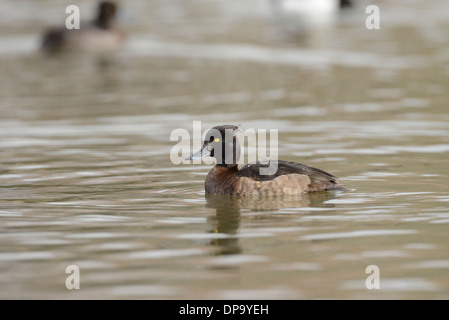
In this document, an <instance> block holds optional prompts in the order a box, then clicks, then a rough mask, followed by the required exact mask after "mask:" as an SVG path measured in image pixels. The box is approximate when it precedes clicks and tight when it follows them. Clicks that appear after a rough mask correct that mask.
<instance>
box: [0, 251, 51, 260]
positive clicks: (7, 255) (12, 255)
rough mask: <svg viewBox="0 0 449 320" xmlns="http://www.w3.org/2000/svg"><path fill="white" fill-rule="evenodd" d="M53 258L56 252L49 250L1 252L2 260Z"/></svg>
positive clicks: (0, 257)
mask: <svg viewBox="0 0 449 320" xmlns="http://www.w3.org/2000/svg"><path fill="white" fill-rule="evenodd" d="M52 258H54V254H53V253H52V252H47V251H30V252H3V253H0V261H26V260H48V259H52Z"/></svg>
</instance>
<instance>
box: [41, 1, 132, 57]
mask: <svg viewBox="0 0 449 320" xmlns="http://www.w3.org/2000/svg"><path fill="white" fill-rule="evenodd" d="M116 14H117V5H116V4H115V3H114V2H113V1H100V2H99V4H98V9H97V17H96V18H95V20H93V21H92V22H83V21H81V26H80V29H67V28H65V27H63V28H52V29H50V30H48V31H47V32H46V33H45V34H44V36H43V39H42V50H43V51H45V52H50V53H54V52H61V51H94V52H105V51H110V50H116V49H118V48H119V47H120V46H121V45H122V43H123V42H124V40H125V33H124V32H123V30H121V29H120V28H119V27H118V26H117V24H116Z"/></svg>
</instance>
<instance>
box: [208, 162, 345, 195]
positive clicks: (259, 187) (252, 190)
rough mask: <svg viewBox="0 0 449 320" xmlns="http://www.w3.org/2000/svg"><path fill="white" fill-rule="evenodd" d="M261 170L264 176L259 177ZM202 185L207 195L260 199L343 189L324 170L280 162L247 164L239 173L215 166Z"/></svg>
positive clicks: (296, 163) (335, 178) (334, 178)
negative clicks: (260, 197)
mask: <svg viewBox="0 0 449 320" xmlns="http://www.w3.org/2000/svg"><path fill="white" fill-rule="evenodd" d="M261 169H265V170H267V171H268V172H265V173H267V174H261ZM270 170H271V172H270ZM205 186H206V193H211V194H235V195H262V196H264V195H291V194H300V193H308V192H319V191H327V190H346V189H344V188H343V187H341V186H340V185H339V184H338V183H337V177H335V176H333V175H332V174H330V173H327V172H326V171H323V170H321V169H318V168H314V167H309V166H307V165H304V164H301V163H298V162H290V161H282V160H279V161H270V162H267V163H260V162H258V163H254V164H247V165H245V166H243V167H242V168H241V169H240V170H238V169H237V167H235V168H232V169H229V168H221V167H219V166H215V167H214V168H213V169H212V170H211V171H210V172H209V174H208V176H207V178H206V185H205Z"/></svg>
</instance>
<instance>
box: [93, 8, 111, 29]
mask: <svg viewBox="0 0 449 320" xmlns="http://www.w3.org/2000/svg"><path fill="white" fill-rule="evenodd" d="M111 10H114V9H111V8H101V10H100V12H99V13H98V16H97V18H96V19H95V23H94V24H95V26H97V27H98V28H100V29H109V28H111V27H112V25H113V24H114V20H115V13H112V12H110V11H111Z"/></svg>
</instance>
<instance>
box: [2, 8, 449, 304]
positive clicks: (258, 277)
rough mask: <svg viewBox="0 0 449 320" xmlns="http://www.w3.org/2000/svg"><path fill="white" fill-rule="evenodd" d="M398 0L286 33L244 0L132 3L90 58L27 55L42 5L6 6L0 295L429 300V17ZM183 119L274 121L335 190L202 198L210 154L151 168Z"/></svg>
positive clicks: (446, 120) (436, 147)
mask: <svg viewBox="0 0 449 320" xmlns="http://www.w3.org/2000/svg"><path fill="white" fill-rule="evenodd" d="M30 3H31V2H30ZM406 3H408V2H407V1H397V2H396V1H395V4H391V3H390V4H382V5H380V8H381V29H380V30H367V29H366V28H365V25H364V20H365V17H366V14H365V13H364V8H365V7H364V6H363V5H362V4H361V6H360V7H356V8H354V9H353V10H352V11H348V12H344V13H343V14H342V15H341V16H339V17H338V19H337V21H336V22H334V23H335V24H334V25H332V27H331V28H329V29H327V30H324V31H316V30H315V31H314V32H308V33H307V36H304V35H300V36H298V35H292V34H290V33H288V32H286V31H285V28H284V27H285V26H283V25H282V23H280V22H279V21H278V20H276V19H274V18H273V16H272V14H271V12H270V10H269V6H268V4H267V3H264V2H262V1H244V2H241V1H207V2H205V1H199V0H189V1H183V2H166V3H162V2H161V1H149V2H147V1H145V2H144V1H141V2H137V1H134V2H133V4H132V5H131V4H129V7H127V8H125V14H124V21H125V25H126V26H127V28H128V31H129V33H130V36H129V39H128V42H127V44H126V47H125V49H124V51H123V52H121V53H120V54H119V55H118V56H117V57H115V58H114V59H112V61H109V62H107V63H99V61H98V59H97V57H93V56H67V57H60V58H56V59H49V58H48V57H45V56H42V55H39V54H38V53H36V46H37V43H38V32H40V31H41V30H44V29H45V27H46V26H48V24H49V23H62V22H63V17H64V9H65V5H64V6H63V7H62V9H61V6H62V5H61V4H60V1H50V0H47V1H41V2H40V3H39V4H34V2H33V5H31V6H30V7H27V8H26V9H24V8H22V5H21V4H19V3H16V2H15V1H5V6H3V8H1V9H0V17H1V19H0V21H1V22H0V60H1V63H0V82H1V86H0V131H1V138H0V216H1V219H0V231H1V232H0V237H1V241H0V271H1V272H0V289H1V290H0V298H2V299H17V298H19V299H32V298H44V299H82V298H84V299H93V298H100V299H132V298H138V299H211V298H212V299H360V298H361V299H448V298H449V272H448V270H449V234H448V231H447V228H448V224H449V186H448V182H447V181H448V177H449V169H448V155H449V113H448V107H447V105H448V102H449V95H448V85H449V81H448V79H449V78H448V75H449V46H448V45H449V41H448V39H447V30H448V27H449V24H448V23H447V21H448V20H447V17H446V16H445V15H446V12H448V11H447V4H446V3H445V2H444V1H437V0H434V1H427V2H426V3H422V4H421V3H418V2H413V4H410V5H406ZM82 5H83V6H82ZM80 7H81V9H83V8H87V9H89V8H90V7H89V2H88V1H83V2H80ZM36 10H39V12H42V15H41V14H39V15H36V14H35V13H34V11H36ZM14 12H15V14H12V13H14ZM418 12H419V16H420V17H421V19H420V20H416V19H411V18H410V17H415V16H417V13H418ZM58 16H59V17H62V18H60V19H58V18H57V17H58ZM193 121H201V123H202V128H203V130H206V129H207V128H209V127H211V126H214V125H217V124H224V123H229V124H242V128H243V129H247V128H254V129H278V130H279V150H278V153H279V158H280V159H285V160H291V161H298V162H302V163H306V164H309V165H312V166H315V167H319V168H321V169H323V170H326V171H329V172H331V173H332V174H335V175H337V176H339V177H340V178H341V183H342V184H343V185H344V186H346V187H347V188H350V189H351V190H352V191H351V192H348V193H335V194H322V193H319V194H310V195H304V196H302V197H300V198H298V199H267V200H260V199H259V200H258V199H206V198H205V195H204V186H203V183H204V179H205V176H206V174H207V172H208V170H209V169H210V166H208V165H205V164H201V165H186V164H181V165H173V164H172V163H171V162H170V154H169V153H170V150H171V148H172V147H173V146H174V144H175V142H173V141H170V134H171V132H172V131H173V130H174V129H177V128H183V129H186V130H188V131H189V132H192V125H193ZM69 265H76V266H78V267H79V269H80V275H81V279H80V286H81V287H80V289H79V290H68V289H67V288H66V286H65V281H66V278H67V277H68V274H66V273H65V271H66V267H67V266H69ZM370 265H376V266H378V268H379V271H380V289H373V290H368V289H367V288H366V286H365V280H366V279H367V277H368V276H369V274H367V273H366V272H365V270H366V268H367V267H368V266H370Z"/></svg>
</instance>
